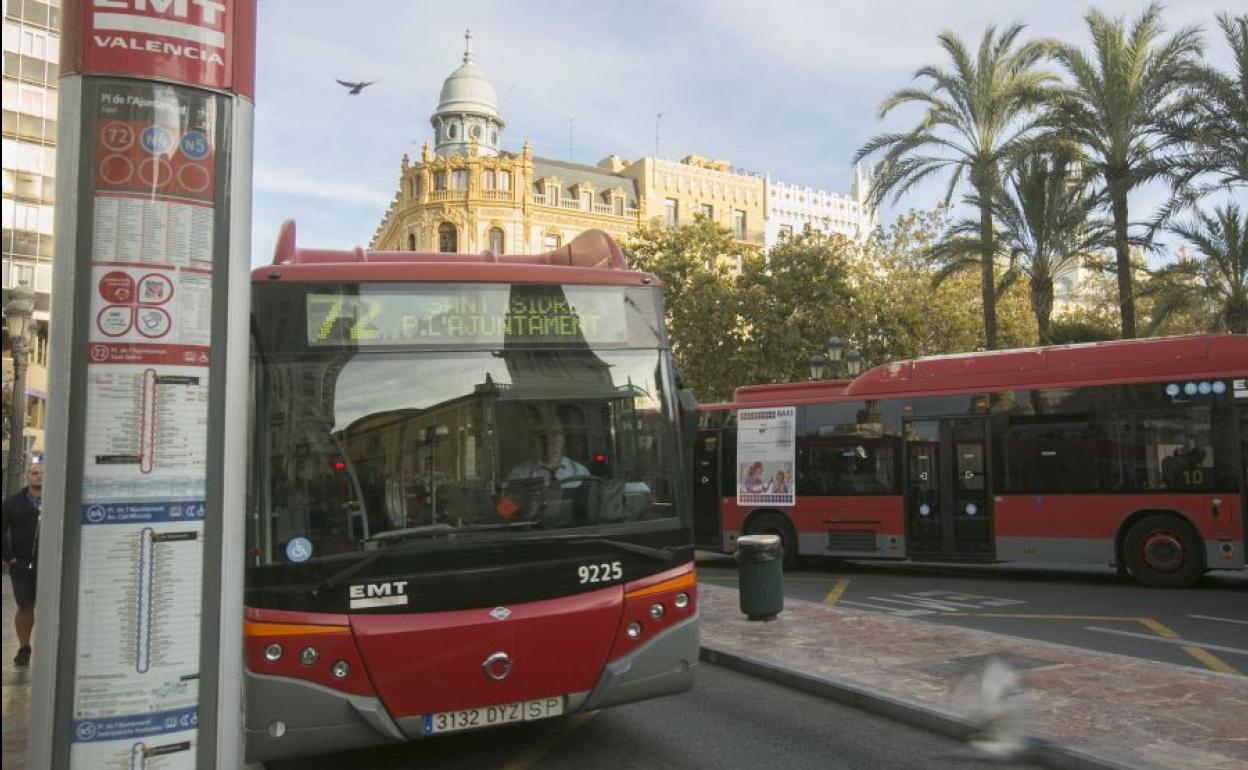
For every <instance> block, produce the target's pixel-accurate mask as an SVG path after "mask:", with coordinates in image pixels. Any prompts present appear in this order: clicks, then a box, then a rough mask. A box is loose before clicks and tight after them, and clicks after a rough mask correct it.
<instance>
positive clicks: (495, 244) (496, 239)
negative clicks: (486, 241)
mask: <svg viewBox="0 0 1248 770" xmlns="http://www.w3.org/2000/svg"><path fill="white" fill-rule="evenodd" d="M490 251H492V252H494V253H495V254H502V253H503V230H502V228H500V227H491V228H490Z"/></svg>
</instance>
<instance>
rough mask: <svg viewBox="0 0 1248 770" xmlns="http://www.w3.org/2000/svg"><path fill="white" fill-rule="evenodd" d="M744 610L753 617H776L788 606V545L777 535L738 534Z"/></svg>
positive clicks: (755, 618)
mask: <svg viewBox="0 0 1248 770" xmlns="http://www.w3.org/2000/svg"><path fill="white" fill-rule="evenodd" d="M737 568H738V582H737V587H738V592H739V593H740V596H741V611H742V612H743V613H745V616H746V618H748V619H750V620H774V619H775V617H776V616H777V615H779V614H780V612H781V611H782V610H784V547H783V545H782V544H781V542H780V537H779V536H777V535H745V536H744V537H739V538H737Z"/></svg>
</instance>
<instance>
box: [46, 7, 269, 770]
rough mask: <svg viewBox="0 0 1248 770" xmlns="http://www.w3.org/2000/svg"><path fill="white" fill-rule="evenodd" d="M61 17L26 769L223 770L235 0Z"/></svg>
mask: <svg viewBox="0 0 1248 770" xmlns="http://www.w3.org/2000/svg"><path fill="white" fill-rule="evenodd" d="M62 10H63V20H64V23H63V29H64V34H63V36H62V51H61V57H60V58H61V70H62V74H61V79H60V86H59V116H60V119H59V125H58V136H57V140H58V153H57V179H58V195H57V202H56V214H55V227H56V234H57V238H56V246H55V254H54V262H53V266H54V267H53V295H52V305H53V312H52V317H53V323H52V338H51V346H50V362H49V363H50V366H49V370H50V371H49V375H50V377H49V379H50V382H51V384H52V386H51V388H50V390H51V393H50V398H49V401H50V403H51V407H52V408H51V409H50V410H49V419H48V430H47V434H46V443H47V452H46V470H45V481H44V489H45V495H44V499H43V511H42V523H41V535H40V544H39V545H40V548H39V551H40V552H39V558H38V573H39V576H38V577H39V581H38V582H39V589H38V595H37V597H36V598H37V601H36V608H37V609H36V628H35V635H34V642H35V648H36V649H35V654H34V682H33V688H32V690H33V692H32V703H31V714H30V745H29V754H28V759H29V766H30V767H32V768H41V769H42V768H56V769H57V770H59V769H60V768H71V767H72V768H91V767H99V766H104V765H107V764H113V763H115V762H116V761H117V760H119V759H120V758H126V759H128V760H129V763H130V764H134V763H135V762H136V761H137V762H138V763H139V764H143V763H145V762H146V761H147V759H148V758H149V757H160V758H161V761H162V762H163V763H164V764H166V765H168V766H170V767H180V768H194V767H199V768H211V767H218V766H219V767H231V766H236V765H240V764H241V757H242V740H241V737H242V736H241V732H242V713H241V711H242V700H241V692H240V680H241V655H242V653H241V647H242V639H241V636H242V634H241V631H242V629H241V626H242V561H243V547H242V543H243V539H244V535H243V532H244V526H245V519H244V505H245V494H244V492H245V489H244V485H245V478H246V459H247V444H246V437H245V433H246V417H247V390H248V376H247V362H248V332H247V328H248V314H249V307H248V303H249V295H250V292H249V282H248V273H249V263H250V254H249V249H250V225H251V223H250V207H251V163H252V152H251V146H252V124H253V107H252V99H253V95H254V85H255V21H256V0H190V1H189V2H173V1H172V0H171V1H170V2H151V3H146V2H138V0H71V1H69V2H66V3H65V4H64V5H63V9H62Z"/></svg>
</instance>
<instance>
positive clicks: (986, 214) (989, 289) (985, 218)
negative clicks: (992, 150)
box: [979, 185, 997, 350]
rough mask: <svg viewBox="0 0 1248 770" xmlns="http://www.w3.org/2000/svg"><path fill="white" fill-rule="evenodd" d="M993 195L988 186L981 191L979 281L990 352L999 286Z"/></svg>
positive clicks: (993, 346) (994, 345)
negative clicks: (996, 272)
mask: <svg viewBox="0 0 1248 770" xmlns="http://www.w3.org/2000/svg"><path fill="white" fill-rule="evenodd" d="M992 193H993V190H992V189H991V188H990V187H989V186H988V185H983V186H982V187H980V189H979V200H980V204H979V246H980V250H981V251H980V255H979V280H980V283H981V284H982V287H981V288H982V290H983V297H984V300H983V301H984V340H985V343H986V344H987V347H988V349H989V350H996V349H997V285H996V275H995V271H994V270H993V269H992V268H993V264H994V262H995V260H994V259H993V256H994V252H995V248H994V247H995V245H996V244H994V243H993V237H992V205H991V203H990V202H991V201H992Z"/></svg>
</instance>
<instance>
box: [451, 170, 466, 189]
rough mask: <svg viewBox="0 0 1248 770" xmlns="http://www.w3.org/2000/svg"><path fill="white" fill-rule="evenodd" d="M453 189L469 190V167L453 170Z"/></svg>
mask: <svg viewBox="0 0 1248 770" xmlns="http://www.w3.org/2000/svg"><path fill="white" fill-rule="evenodd" d="M451 189H452V190H467V189H468V171H467V169H462V168H461V169H456V170H455V171H452V172H451Z"/></svg>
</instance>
